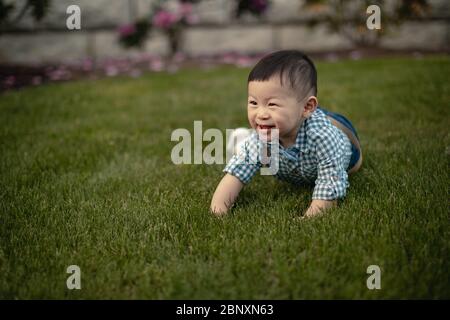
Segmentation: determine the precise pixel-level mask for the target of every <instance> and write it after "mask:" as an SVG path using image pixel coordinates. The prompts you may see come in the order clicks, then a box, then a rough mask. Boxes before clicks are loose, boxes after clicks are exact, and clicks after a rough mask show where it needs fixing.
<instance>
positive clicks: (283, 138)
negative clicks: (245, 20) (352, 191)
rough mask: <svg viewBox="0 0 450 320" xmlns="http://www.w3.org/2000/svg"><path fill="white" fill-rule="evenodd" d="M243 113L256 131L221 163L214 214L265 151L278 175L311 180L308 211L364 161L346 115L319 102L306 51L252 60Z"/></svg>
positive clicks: (323, 203)
mask: <svg viewBox="0 0 450 320" xmlns="http://www.w3.org/2000/svg"><path fill="white" fill-rule="evenodd" d="M247 115H248V121H249V123H250V125H251V127H252V128H253V129H254V130H255V131H254V132H253V133H252V134H251V135H249V136H248V137H247V139H246V140H245V143H244V146H245V147H244V148H242V149H241V151H240V152H239V153H238V154H235V155H233V157H232V158H231V159H230V161H229V162H228V164H227V165H226V167H225V169H224V172H226V174H225V176H224V177H223V178H222V180H221V181H220V183H219V185H218V186H217V189H216V191H215V193H214V195H213V198H212V201H211V211H212V212H213V213H214V214H216V215H218V216H220V215H223V214H225V213H226V212H227V211H228V210H229V209H230V208H231V207H232V206H233V204H234V202H235V200H236V199H237V197H238V195H239V192H240V191H241V190H242V188H243V187H244V185H245V184H247V183H248V182H249V181H250V180H251V179H252V178H253V177H254V176H255V175H256V174H257V173H258V171H259V170H260V169H262V168H263V167H264V166H265V164H266V163H267V161H265V160H264V159H265V158H264V156H262V155H263V154H265V155H266V158H267V157H268V158H269V162H270V163H271V167H275V168H276V171H274V172H275V173H274V174H275V176H276V177H277V178H279V179H281V180H285V181H289V182H292V183H294V184H303V183H314V191H313V195H312V201H311V204H310V205H309V207H308V209H307V210H306V212H305V216H306V217H311V216H314V215H316V214H318V213H320V212H323V211H324V210H326V209H328V208H331V207H333V206H335V205H336V203H337V200H338V199H340V198H343V197H344V196H345V194H346V191H347V188H348V186H349V183H348V174H350V173H353V172H355V171H357V170H358V169H359V168H360V166H361V163H362V153H361V147H360V144H359V139H358V135H357V133H356V130H355V129H354V127H353V125H352V124H351V123H350V121H349V120H348V119H346V118H345V117H344V116H342V115H340V114H337V113H333V112H330V111H327V110H325V109H323V108H321V107H319V105H318V99H317V71H316V68H315V66H314V64H313V62H312V61H311V60H310V59H309V58H308V57H307V56H306V55H304V54H303V53H302V52H300V51H296V50H283V51H278V52H275V53H272V54H270V55H267V56H265V57H264V58H262V59H261V60H260V61H259V62H258V63H257V64H256V66H255V67H254V68H253V70H252V71H251V72H250V74H249V77H248V105H247ZM274 137H275V138H277V139H276V141H272V139H273V138H274ZM264 148H265V149H264ZM274 148H276V150H274ZM262 150H266V151H265V152H262ZM275 154H276V155H277V156H276V157H275V156H272V157H270V155H275ZM274 161H276V162H277V163H276V166H272V164H273V162H274Z"/></svg>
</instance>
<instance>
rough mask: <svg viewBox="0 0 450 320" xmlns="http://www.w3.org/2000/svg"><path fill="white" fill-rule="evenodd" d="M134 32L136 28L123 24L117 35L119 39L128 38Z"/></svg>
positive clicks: (132, 25)
mask: <svg viewBox="0 0 450 320" xmlns="http://www.w3.org/2000/svg"><path fill="white" fill-rule="evenodd" d="M135 32H136V26H135V25H134V24H125V25H123V26H120V27H119V34H120V36H121V37H128V36H129V35H132V34H133V33H135Z"/></svg>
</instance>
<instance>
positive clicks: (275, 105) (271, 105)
mask: <svg viewBox="0 0 450 320" xmlns="http://www.w3.org/2000/svg"><path fill="white" fill-rule="evenodd" d="M269 107H278V105H277V104H276V103H273V102H271V103H269Z"/></svg>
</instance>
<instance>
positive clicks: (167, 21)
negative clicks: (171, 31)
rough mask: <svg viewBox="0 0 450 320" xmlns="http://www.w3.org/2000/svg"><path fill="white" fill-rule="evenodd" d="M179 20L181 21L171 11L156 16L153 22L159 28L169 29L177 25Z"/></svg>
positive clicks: (158, 13)
mask: <svg viewBox="0 0 450 320" xmlns="http://www.w3.org/2000/svg"><path fill="white" fill-rule="evenodd" d="M178 20H179V17H177V15H175V14H173V13H171V12H169V11H165V10H161V11H158V12H157V13H156V14H155V16H154V17H153V21H152V22H153V24H154V25H155V26H156V27H158V28H161V29H168V28H170V27H171V26H172V25H174V24H175V23H177V22H178Z"/></svg>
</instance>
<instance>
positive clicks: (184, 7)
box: [180, 3, 192, 18]
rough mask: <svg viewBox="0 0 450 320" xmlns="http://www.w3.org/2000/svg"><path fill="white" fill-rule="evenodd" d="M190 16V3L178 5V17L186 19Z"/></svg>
mask: <svg viewBox="0 0 450 320" xmlns="http://www.w3.org/2000/svg"><path fill="white" fill-rule="evenodd" d="M191 14H192V4H190V3H182V4H180V16H181V17H186V18H187V17H188V16H190V15H191Z"/></svg>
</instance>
